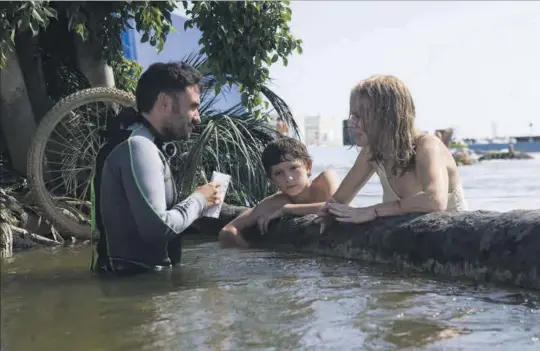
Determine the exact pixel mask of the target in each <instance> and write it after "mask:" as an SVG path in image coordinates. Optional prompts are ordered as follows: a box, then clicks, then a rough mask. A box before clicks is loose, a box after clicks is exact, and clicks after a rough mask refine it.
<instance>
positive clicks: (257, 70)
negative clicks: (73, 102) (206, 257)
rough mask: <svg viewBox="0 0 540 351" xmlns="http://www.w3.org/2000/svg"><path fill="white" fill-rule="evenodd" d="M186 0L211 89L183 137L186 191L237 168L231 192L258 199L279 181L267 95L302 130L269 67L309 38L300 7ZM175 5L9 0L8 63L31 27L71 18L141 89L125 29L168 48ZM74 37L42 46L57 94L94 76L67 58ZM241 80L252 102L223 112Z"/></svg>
mask: <svg viewBox="0 0 540 351" xmlns="http://www.w3.org/2000/svg"><path fill="white" fill-rule="evenodd" d="M184 6H185V7H186V8H187V13H188V15H191V16H192V19H191V20H188V21H187V27H193V26H197V27H198V28H199V29H200V30H201V32H202V38H201V40H200V43H201V44H203V46H204V49H203V51H202V52H201V53H198V54H195V55H191V56H190V57H188V58H186V60H187V61H188V62H190V63H192V64H193V65H194V66H196V67H197V68H199V69H200V70H201V71H202V72H203V73H204V74H205V78H204V80H205V90H204V92H203V96H202V100H203V103H202V106H201V115H202V124H201V125H200V127H199V128H198V129H197V131H196V133H194V134H193V137H192V138H191V140H189V141H187V142H185V143H182V144H180V145H179V146H180V148H181V149H182V150H184V151H185V152H187V153H186V155H185V157H184V158H180V157H177V158H176V160H175V162H173V166H174V165H175V166H176V167H177V170H179V171H181V172H182V173H183V176H182V177H179V179H183V180H185V181H184V182H182V183H181V184H180V186H181V189H182V190H183V191H190V190H192V188H193V187H194V186H195V185H197V184H201V182H204V181H207V180H208V177H209V176H210V175H211V171H213V170H219V171H223V172H226V173H229V174H231V175H232V176H233V182H232V185H231V188H230V191H229V192H228V196H227V199H226V201H227V202H229V203H235V204H242V205H246V204H247V205H253V204H255V203H256V202H258V201H259V200H260V199H262V198H264V197H265V196H267V195H269V194H270V193H272V192H273V191H274V189H273V188H272V186H271V185H270V184H269V182H268V180H267V177H266V174H265V171H264V169H263V167H262V165H261V161H260V154H261V152H262V149H263V148H264V147H265V145H266V143H267V142H268V141H270V140H271V139H272V138H273V137H274V136H275V133H276V132H275V131H274V130H273V129H271V128H270V127H269V125H268V124H267V123H265V120H266V119H267V118H268V115H267V114H266V113H265V112H263V111H264V109H263V108H262V105H263V104H262V102H263V99H262V96H265V97H266V99H267V101H269V102H270V103H271V104H272V106H273V107H274V109H275V110H276V112H277V113H278V114H279V118H280V119H281V120H284V121H285V122H287V123H288V124H289V125H290V126H291V127H292V128H293V129H295V130H298V128H297V125H296V123H295V121H294V119H293V117H292V114H291V112H290V109H289V107H288V106H287V104H286V103H285V101H283V100H282V99H281V98H280V97H279V96H277V95H276V94H275V93H273V92H272V91H271V90H270V89H269V88H268V87H267V83H268V82H269V70H268V67H269V66H270V65H271V64H273V63H275V62H277V61H278V60H279V59H281V60H282V61H283V63H284V64H285V65H287V57H289V56H290V55H291V54H292V52H293V51H295V50H296V51H297V52H299V53H301V51H302V49H301V40H297V39H295V38H294V37H293V36H292V35H291V34H290V32H289V27H288V22H289V21H290V19H291V10H290V8H289V7H288V2H279V1H272V2H217V1H202V2H195V3H194V4H193V6H192V7H189V6H188V4H187V3H184ZM175 7H176V4H175V2H174V1H138V2H132V1H111V2H105V1H99V2H97V1H78V2H61V1H55V2H53V1H20V2H16V1H11V2H2V3H0V25H1V26H2V27H1V28H2V31H1V33H0V69H3V68H4V67H5V65H6V63H7V62H6V53H7V52H8V51H13V50H14V48H15V45H16V43H17V34H18V33H21V32H26V31H31V33H32V35H33V36H34V37H35V36H38V35H40V34H43V33H45V34H46V35H43V36H42V35H40V36H39V38H40V39H43V38H45V37H50V36H52V37H53V39H52V41H54V40H55V39H56V38H54V33H53V34H51V33H52V32H53V31H51V30H50V29H51V27H58V28H60V29H59V30H60V31H63V30H64V29H63V28H65V30H66V34H67V32H72V33H76V35H78V36H79V37H80V38H81V39H83V40H85V41H87V40H88V41H91V42H92V43H93V44H94V47H95V48H96V49H98V50H96V52H95V55H97V56H98V57H95V58H96V59H105V60H106V61H107V62H108V63H109V64H110V65H111V66H112V68H113V71H114V75H115V81H116V85H117V87H118V88H120V89H123V90H126V91H130V92H132V93H133V92H134V90H135V87H136V80H137V78H138V77H139V75H140V73H141V67H140V66H139V65H138V64H137V63H136V62H134V61H131V60H128V59H126V58H124V57H123V52H122V51H123V50H122V42H121V37H120V35H121V33H122V31H124V30H126V29H128V28H130V29H132V28H135V29H136V30H137V31H139V33H141V34H142V39H141V41H142V42H148V43H149V44H150V45H152V46H154V47H155V48H156V49H157V50H158V51H161V49H162V48H163V46H164V44H165V42H166V39H167V35H168V34H169V33H170V32H171V31H173V30H174V28H173V27H172V22H171V13H172V11H173V10H174V9H175ZM51 23H54V26H51ZM55 30H56V29H55ZM67 36H69V35H67ZM47 40H49V39H47ZM39 45H40V46H41V45H42V43H39ZM64 46H65V48H64ZM68 46H69V45H64V44H60V45H57V47H55V48H53V49H52V50H51V49H50V48H47V49H44V48H43V47H40V48H38V49H39V52H40V54H41V55H42V58H43V63H42V64H43V72H44V73H45V75H46V76H47V78H46V81H47V87H48V89H49V91H51V92H52V93H50V95H51V96H50V97H51V98H52V99H53V100H55V101H56V100H57V99H58V98H60V97H63V96H65V95H68V94H70V93H72V92H74V90H79V89H81V88H85V87H88V86H89V84H88V81H87V80H86V78H85V77H84V75H82V74H81V72H79V71H78V70H77V67H75V66H74V64H73V61H71V62H70V60H66V57H70V56H73V52H70V51H69V50H71V49H69V48H68ZM58 47H59V48H58ZM59 50H60V51H59ZM233 84H238V85H239V86H240V89H241V91H242V97H243V106H242V105H238V106H235V107H233V108H231V109H229V110H228V111H225V112H217V111H216V109H215V108H214V107H215V104H216V102H218V101H219V99H220V98H221V97H222V96H223V94H226V93H227V92H226V89H227V86H228V87H229V88H230V87H231V86H232V85H233ZM245 107H247V108H248V109H246V108H245ZM266 107H267V106H266ZM195 165H197V166H200V167H196V168H194V167H193V166H195ZM245 201H247V203H246V202H245Z"/></svg>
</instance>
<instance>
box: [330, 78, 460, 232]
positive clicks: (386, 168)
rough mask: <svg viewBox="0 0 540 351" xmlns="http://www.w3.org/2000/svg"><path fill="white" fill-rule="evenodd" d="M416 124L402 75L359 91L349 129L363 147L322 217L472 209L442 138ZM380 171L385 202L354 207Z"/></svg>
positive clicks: (367, 83) (358, 218) (354, 219)
mask: <svg viewBox="0 0 540 351" xmlns="http://www.w3.org/2000/svg"><path fill="white" fill-rule="evenodd" d="M414 120H415V107H414V102H413V99H412V96H411V93H410V92H409V89H408V88H407V87H406V86H405V84H404V83H403V82H402V81H400V80H399V79H397V78H396V77H393V76H373V77H370V78H368V79H366V80H364V81H362V82H360V83H359V84H358V85H357V86H356V87H354V89H353V90H352V92H351V96H350V117H349V121H348V127H349V131H350V133H351V136H352V137H353V138H354V140H355V143H356V144H357V145H358V146H360V147H361V148H362V149H361V151H360V153H359V155H358V157H357V159H356V162H355V163H354V165H353V167H352V168H351V170H350V171H349V173H348V174H347V175H346V176H345V179H344V180H343V182H342V183H341V185H340V186H339V188H338V189H337V191H336V192H335V194H334V196H333V197H332V198H331V199H330V200H328V201H327V202H326V204H325V205H324V206H323V208H322V210H321V211H320V213H319V214H320V216H321V217H327V216H329V215H331V216H332V217H334V218H335V219H336V220H337V221H340V222H351V223H363V222H368V221H371V220H373V219H375V218H377V217H385V216H395V215H400V214H405V213H412V212H419V213H429V212H437V211H462V210H467V203H466V201H465V197H464V194H463V188H462V185H461V180H460V177H459V172H458V169H457V165H456V163H455V161H454V158H453V157H452V154H451V153H450V151H449V150H448V148H447V147H446V146H445V145H444V144H443V143H442V142H441V140H439V138H437V137H436V136H434V135H430V134H426V133H421V132H419V131H418V130H417V129H416V127H415V125H414ZM374 173H377V175H378V176H379V178H380V181H381V185H382V188H383V189H382V190H383V199H382V200H383V201H382V203H379V204H376V205H373V206H368V207H361V208H354V207H350V206H349V203H350V202H351V201H352V200H353V199H354V197H355V196H356V194H357V193H358V192H359V191H360V189H362V187H363V186H364V185H365V184H366V183H367V181H368V180H369V179H370V178H371V177H372V176H373V174H374Z"/></svg>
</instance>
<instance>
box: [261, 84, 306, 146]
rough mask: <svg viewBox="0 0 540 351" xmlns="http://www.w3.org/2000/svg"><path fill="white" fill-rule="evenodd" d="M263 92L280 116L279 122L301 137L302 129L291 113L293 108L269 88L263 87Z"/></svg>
mask: <svg viewBox="0 0 540 351" xmlns="http://www.w3.org/2000/svg"><path fill="white" fill-rule="evenodd" d="M261 92H262V93H263V95H264V96H265V97H266V98H267V99H268V101H270V104H272V107H274V110H275V111H276V113H277V114H278V121H283V122H285V123H286V124H287V125H288V126H289V127H290V128H292V130H293V131H294V132H295V133H296V135H300V127H298V124H297V123H296V121H295V119H294V117H293V114H292V112H291V108H290V107H289V105H288V104H287V103H286V102H285V100H283V99H282V98H281V97H280V96H278V95H277V94H276V93H274V92H273V91H272V90H271V89H270V88H268V87H267V86H263V87H262V89H261Z"/></svg>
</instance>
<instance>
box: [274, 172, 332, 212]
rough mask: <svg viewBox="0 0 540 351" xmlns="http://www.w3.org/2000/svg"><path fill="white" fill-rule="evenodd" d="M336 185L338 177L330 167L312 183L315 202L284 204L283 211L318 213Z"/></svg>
mask: <svg viewBox="0 0 540 351" xmlns="http://www.w3.org/2000/svg"><path fill="white" fill-rule="evenodd" d="M338 186H339V179H338V177H337V174H336V172H334V171H332V170H330V169H327V170H324V171H323V172H322V173H321V174H319V175H318V176H317V177H316V178H315V179H314V180H313V183H312V187H313V188H314V190H315V193H316V194H317V197H316V199H315V200H316V202H313V203H309V204H286V205H285V206H283V213H284V214H292V215H298V216H305V215H308V214H314V213H318V212H319V210H320V209H321V207H322V206H323V205H324V203H325V202H326V201H327V200H328V199H329V198H331V197H332V195H334V193H335V192H336V190H337V188H338Z"/></svg>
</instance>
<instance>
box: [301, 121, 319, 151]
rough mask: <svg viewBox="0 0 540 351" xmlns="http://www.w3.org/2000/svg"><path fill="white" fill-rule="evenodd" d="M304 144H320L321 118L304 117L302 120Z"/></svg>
mask: <svg viewBox="0 0 540 351" xmlns="http://www.w3.org/2000/svg"><path fill="white" fill-rule="evenodd" d="M304 133H305V136H304V140H305V141H304V142H305V143H306V145H319V144H320V143H321V116H320V115H317V116H306V117H305V118H304Z"/></svg>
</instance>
